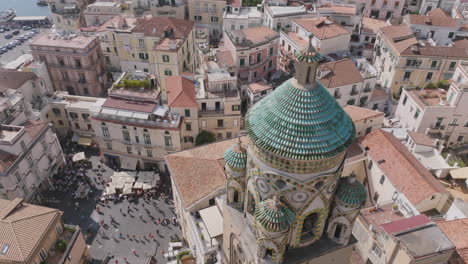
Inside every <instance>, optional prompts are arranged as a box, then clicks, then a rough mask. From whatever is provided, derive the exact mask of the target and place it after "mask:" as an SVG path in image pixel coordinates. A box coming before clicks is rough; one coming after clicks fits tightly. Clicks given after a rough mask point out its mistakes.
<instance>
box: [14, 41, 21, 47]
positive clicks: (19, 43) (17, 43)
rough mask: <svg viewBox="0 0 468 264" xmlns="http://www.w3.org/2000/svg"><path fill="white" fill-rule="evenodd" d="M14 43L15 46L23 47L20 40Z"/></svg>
mask: <svg viewBox="0 0 468 264" xmlns="http://www.w3.org/2000/svg"><path fill="white" fill-rule="evenodd" d="M12 43H13V45H15V46H18V45H21V41H19V40H14V41H13V42H12Z"/></svg>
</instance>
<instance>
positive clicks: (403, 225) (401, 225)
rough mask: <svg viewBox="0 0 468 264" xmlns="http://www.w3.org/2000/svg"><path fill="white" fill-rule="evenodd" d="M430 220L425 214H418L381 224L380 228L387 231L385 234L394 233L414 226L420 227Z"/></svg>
mask: <svg viewBox="0 0 468 264" xmlns="http://www.w3.org/2000/svg"><path fill="white" fill-rule="evenodd" d="M431 222H432V221H431V219H429V218H428V217H427V216H426V215H424V214H420V215H415V216H412V217H409V218H405V219H401V220H396V221H393V222H390V223H385V224H382V228H383V230H385V232H387V234H394V233H400V232H404V231H408V230H410V229H413V228H415V227H420V226H423V225H426V224H429V223H431Z"/></svg>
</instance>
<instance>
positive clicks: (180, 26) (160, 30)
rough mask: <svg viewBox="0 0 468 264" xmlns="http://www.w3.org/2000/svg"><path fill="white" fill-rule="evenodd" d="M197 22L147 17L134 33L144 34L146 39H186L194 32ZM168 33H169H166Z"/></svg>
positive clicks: (139, 21) (134, 29)
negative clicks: (167, 35) (168, 35)
mask: <svg viewBox="0 0 468 264" xmlns="http://www.w3.org/2000/svg"><path fill="white" fill-rule="evenodd" d="M194 24H195V22H193V21H188V20H183V19H177V18H172V17H145V18H141V19H139V20H138V25H137V26H136V27H135V28H133V30H132V32H137V33H143V34H144V35H145V37H160V38H164V37H165V34H170V35H171V36H170V37H169V38H176V39H185V38H186V37H187V36H189V34H190V32H192V29H193V25H194ZM166 32H167V33H166Z"/></svg>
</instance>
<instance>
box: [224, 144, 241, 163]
mask: <svg viewBox="0 0 468 264" xmlns="http://www.w3.org/2000/svg"><path fill="white" fill-rule="evenodd" d="M224 162H225V163H226V164H227V165H229V167H232V168H245V166H246V165H247V151H246V149H245V148H244V147H243V146H242V145H241V144H240V142H238V143H236V144H234V145H232V146H230V147H229V148H228V149H227V150H226V152H224Z"/></svg>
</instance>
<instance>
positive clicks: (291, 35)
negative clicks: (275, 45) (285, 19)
mask: <svg viewBox="0 0 468 264" xmlns="http://www.w3.org/2000/svg"><path fill="white" fill-rule="evenodd" d="M282 34H286V35H287V36H288V37H289V38H290V39H291V40H292V41H294V43H296V44H297V46H299V49H304V48H305V47H307V44H308V43H309V41H308V40H306V39H303V38H301V37H300V36H299V35H298V34H297V33H296V32H292V31H288V32H282ZM291 52H292V51H291Z"/></svg>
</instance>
